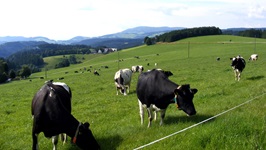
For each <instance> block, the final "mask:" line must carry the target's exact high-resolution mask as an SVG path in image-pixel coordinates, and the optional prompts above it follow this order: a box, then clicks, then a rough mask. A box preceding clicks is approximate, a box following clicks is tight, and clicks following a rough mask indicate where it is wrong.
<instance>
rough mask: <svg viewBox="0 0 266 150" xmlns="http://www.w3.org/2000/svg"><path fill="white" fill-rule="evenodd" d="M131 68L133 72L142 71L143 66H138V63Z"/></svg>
mask: <svg viewBox="0 0 266 150" xmlns="http://www.w3.org/2000/svg"><path fill="white" fill-rule="evenodd" d="M131 70H132V71H133V72H139V73H142V71H143V70H144V67H143V66H140V65H138V66H132V67H131Z"/></svg>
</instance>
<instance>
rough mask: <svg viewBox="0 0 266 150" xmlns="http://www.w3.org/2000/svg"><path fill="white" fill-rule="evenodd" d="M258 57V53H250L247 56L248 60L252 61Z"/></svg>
mask: <svg viewBox="0 0 266 150" xmlns="http://www.w3.org/2000/svg"><path fill="white" fill-rule="evenodd" d="M258 58H259V55H258V54H252V55H251V56H250V57H249V59H248V60H249V61H250V60H252V61H253V60H255V61H256V60H258Z"/></svg>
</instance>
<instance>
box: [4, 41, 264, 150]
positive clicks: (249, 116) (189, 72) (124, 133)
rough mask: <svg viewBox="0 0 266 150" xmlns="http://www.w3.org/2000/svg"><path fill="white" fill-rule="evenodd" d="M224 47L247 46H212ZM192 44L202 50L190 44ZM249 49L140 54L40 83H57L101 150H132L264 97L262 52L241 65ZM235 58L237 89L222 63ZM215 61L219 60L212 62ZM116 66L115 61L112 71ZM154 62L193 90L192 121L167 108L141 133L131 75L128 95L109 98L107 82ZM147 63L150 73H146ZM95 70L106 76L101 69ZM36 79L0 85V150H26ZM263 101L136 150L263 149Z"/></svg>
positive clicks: (180, 47)
mask: <svg viewBox="0 0 266 150" xmlns="http://www.w3.org/2000/svg"><path fill="white" fill-rule="evenodd" d="M227 39H232V42H233V41H239V42H243V41H244V42H249V41H250V44H247V43H242V44H241V43H235V44H230V43H229V44H221V43H219V42H221V41H228V40H227ZM189 41H190V46H189V48H188V44H187V43H188V42H189ZM196 41H199V42H205V43H198V44H197V43H196ZM253 41H254V39H252V38H242V37H236V36H208V37H198V38H191V39H187V40H183V41H180V42H175V43H168V44H165V43H163V44H157V45H153V46H141V47H137V48H134V49H129V50H125V51H120V52H119V53H111V54H107V55H98V56H97V57H94V58H88V59H87V58H85V60H84V62H83V63H81V64H77V65H71V66H70V67H66V68H61V69H53V70H48V71H47V79H45V80H50V79H54V81H58V80H57V79H58V78H59V77H64V80H62V82H65V83H67V84H68V85H69V86H70V87H71V89H72V93H73V99H72V113H73V115H74V116H75V117H76V118H77V119H78V120H79V121H82V122H85V121H88V122H90V124H91V130H92V132H93V133H94V135H95V137H96V139H97V141H98V142H99V144H100V145H101V147H102V149H108V150H110V149H121V150H124V149H134V148H137V147H139V146H142V145H145V144H147V143H149V142H152V141H154V140H157V139H159V138H162V137H164V136H167V135H169V134H172V133H174V132H177V131H179V130H181V129H184V128H186V127H189V126H191V125H193V124H195V123H198V122H200V121H203V120H205V119H207V118H210V117H212V116H214V115H217V114H219V113H221V112H223V111H225V110H228V109H230V108H232V107H234V106H237V105H239V104H241V103H243V102H245V101H247V100H250V99H252V98H254V97H256V96H259V95H261V94H263V93H265V92H266V84H265V83H266V82H265V80H266V78H265V76H266V71H265V63H266V61H265V60H266V59H265V57H266V51H265V46H266V45H265V44H264V43H257V44H256V52H257V53H258V54H259V60H258V61H257V62H249V61H248V57H249V56H250V54H252V53H253V52H254V44H253V43H252V42H253ZM257 41H259V40H257ZM262 41H264V42H265V40H262ZM217 42H218V43H217ZM188 50H189V52H190V54H189V55H188ZM157 54H159V55H157ZM238 54H241V55H242V56H243V57H244V58H245V59H246V61H247V66H246V68H245V69H244V71H243V73H242V76H241V80H240V82H237V81H235V80H234V73H233V71H232V69H231V67H230V63H231V62H230V60H229V58H230V57H232V56H235V55H238ZM134 56H139V57H140V59H136V58H134ZM216 57H220V58H221V60H220V61H216ZM117 59H123V61H121V62H119V63H118V62H117ZM155 62H156V63H158V68H162V69H165V70H170V71H171V72H173V74H174V75H173V76H171V77H170V79H171V80H172V81H174V82H176V83H178V84H185V83H189V84H190V85H191V87H193V88H197V89H198V90H199V91H198V93H197V94H196V95H195V98H194V104H195V107H196V110H197V115H196V116H193V117H187V116H186V115H185V114H184V113H183V112H182V111H179V110H177V109H176V108H175V106H174V105H170V106H169V108H168V110H167V112H166V117H165V124H164V125H163V126H160V125H159V121H158V120H157V121H155V122H153V123H152V126H151V128H149V129H147V123H148V121H147V114H145V120H144V125H143V126H141V125H140V117H139V108H138V102H137V96H136V83H137V78H138V73H135V74H133V78H132V87H131V89H130V93H129V95H128V96H122V95H118V96H117V95H116V90H115V86H114V79H113V78H114V73H115V72H116V71H117V70H118V68H130V67H131V66H132V65H143V66H144V69H145V70H148V69H152V68H154V67H155V66H154V63H155ZM147 63H149V64H150V65H149V66H147ZM103 65H107V66H109V68H108V69H106V68H102V67H101V66H103ZM90 66H92V68H91V69H92V70H93V69H97V70H98V72H99V73H100V76H95V75H93V73H92V72H86V71H85V72H83V73H81V71H80V69H81V70H82V69H84V67H86V68H90ZM74 71H78V72H79V73H74ZM65 72H68V73H67V74H65ZM44 75H45V73H44V72H40V73H36V74H33V75H32V76H31V77H30V78H31V80H32V82H30V81H28V80H21V81H14V82H11V83H7V84H1V85H0V95H1V97H0V117H1V120H0V133H1V136H0V149H25V150H28V149H31V145H32V139H31V127H32V118H31V111H30V106H31V100H32V97H33V95H34V94H35V93H36V92H37V91H38V90H39V88H40V87H41V86H42V85H43V83H44V81H45V80H41V79H39V77H40V76H44ZM265 100H266V98H265V96H262V97H259V98H257V99H254V100H253V101H252V102H250V103H248V104H246V105H244V106H242V107H239V108H237V109H235V110H232V111H230V112H228V113H226V114H224V115H222V116H219V117H217V118H215V119H213V120H211V121H208V122H206V123H204V124H201V125H199V126H197V127H194V128H192V129H190V130H187V131H185V132H182V133H180V134H177V135H175V136H172V137H170V138H168V139H165V140H163V141H160V142H158V143H155V144H153V145H151V146H148V147H146V148H144V149H210V150H213V149H265V148H266V147H265V146H266V145H265V143H266V142H265V136H266V135H265V134H266V133H265V132H266V129H265V124H266V111H265V110H266V103H265V102H266V101H265ZM39 141H40V149H52V144H51V140H47V139H46V138H44V136H43V134H40V135H39ZM14 143H15V144H14ZM58 148H59V149H76V146H74V145H71V144H70V143H68V144H66V145H64V146H63V145H62V144H61V142H59V144H58Z"/></svg>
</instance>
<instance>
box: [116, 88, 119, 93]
mask: <svg viewBox="0 0 266 150" xmlns="http://www.w3.org/2000/svg"><path fill="white" fill-rule="evenodd" d="M118 90H119V89H118V87H117V88H116V95H118Z"/></svg>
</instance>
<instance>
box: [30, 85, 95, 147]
mask: <svg viewBox="0 0 266 150" xmlns="http://www.w3.org/2000/svg"><path fill="white" fill-rule="evenodd" d="M71 96H72V94H71V90H70V88H69V87H68V86H67V85H66V84H65V83H62V82H52V81H48V82H46V84H45V85H43V86H42V88H41V89H40V90H39V91H38V92H37V93H36V94H35V96H34V97H33V100H32V106H31V112H32V115H33V127H32V139H33V145H32V149H33V150H36V149H38V137H37V136H38V134H39V133H41V132H43V133H44V135H45V137H53V136H57V135H59V134H61V133H66V134H67V135H68V136H70V137H71V138H72V142H73V143H74V144H76V145H77V146H78V147H80V148H81V149H100V147H99V145H98V143H97V141H96V140H95V138H94V136H93V134H92V132H91V130H90V129H89V123H88V122H86V123H84V124H83V123H81V122H79V121H78V120H77V119H76V118H75V117H74V116H73V115H72V114H71ZM53 143H54V149H55V148H56V144H57V138H53Z"/></svg>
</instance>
